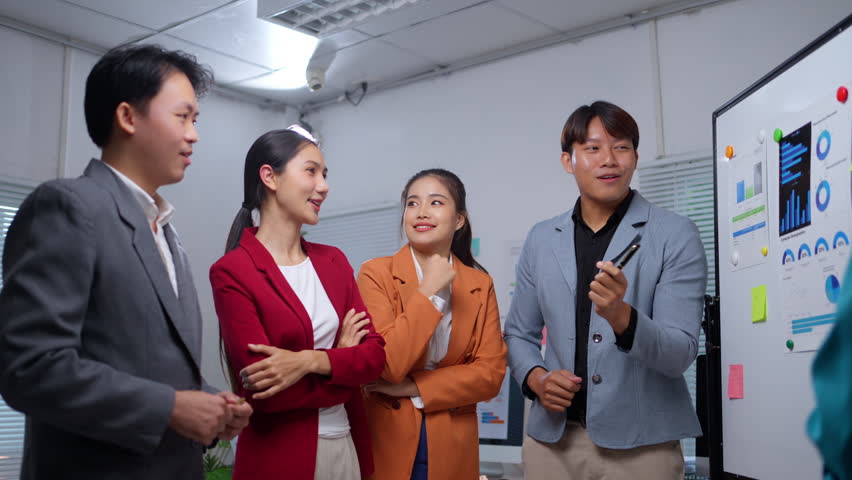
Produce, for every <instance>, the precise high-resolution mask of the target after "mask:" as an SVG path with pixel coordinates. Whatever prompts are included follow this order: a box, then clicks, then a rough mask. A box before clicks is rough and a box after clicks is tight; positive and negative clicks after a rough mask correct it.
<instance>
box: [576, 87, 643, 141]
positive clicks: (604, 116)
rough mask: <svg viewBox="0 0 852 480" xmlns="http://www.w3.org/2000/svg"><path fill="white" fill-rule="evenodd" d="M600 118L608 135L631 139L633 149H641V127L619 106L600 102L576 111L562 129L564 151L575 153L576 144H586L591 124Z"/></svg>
mask: <svg viewBox="0 0 852 480" xmlns="http://www.w3.org/2000/svg"><path fill="white" fill-rule="evenodd" d="M595 117H597V118H600V119H601V123H602V124H603V127H604V128H605V129H606V131H607V133H609V134H610V135H612V136H613V137H615V138H624V139H629V140H630V141H632V142H633V149H634V150H635V149H637V148H639V126H638V125H636V120H634V119H633V117H632V116H630V114H629V113H627V112H626V111H624V109H622V108H621V107H619V106H618V105H613V104H612V103H609V102H604V101H602V100H598V101H597V102H595V103H593V104H591V105H583V106H582V107H580V108H578V109H577V110H574V113H572V114H571V116H570V117H568V120H567V121H566V122H565V126H564V127H563V128H562V151H563V152H566V153H573V149H574V143H585V142H586V136H587V135H588V129H589V123H590V122H591V121H592V120H593V119H594V118H595Z"/></svg>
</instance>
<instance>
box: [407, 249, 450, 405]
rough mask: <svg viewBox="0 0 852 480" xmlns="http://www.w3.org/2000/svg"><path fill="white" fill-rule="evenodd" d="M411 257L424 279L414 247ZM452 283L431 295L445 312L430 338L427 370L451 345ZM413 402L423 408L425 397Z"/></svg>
mask: <svg viewBox="0 0 852 480" xmlns="http://www.w3.org/2000/svg"><path fill="white" fill-rule="evenodd" d="M411 258H412V259H413V260H414V268H415V270H417V280H418V281H423V269H422V268H420V263H419V262H418V261H417V257H416V256H414V249H412V250H411ZM452 264H453V257H450V265H452ZM451 288H452V284H451V285H450V286H448V287H446V288H444V289H442V290H441V291H440V292H438V293H436V294H435V295H432V296H431V297H429V301H431V302H432V305H433V306H434V307H435V310H438V311H439V312H441V313H442V314H443V316H442V317H441V321H439V322H438V326H437V327H435V332H434V333H432V338H430V339H429V350H428V353H427V354H426V367H425V368H426V370H434V369H435V368H436V367H437V366H438V364H439V363H441V360H443V359H444V357H446V356H447V349H449V347H450V334H451V333H452V332H453V308H452V306H451V305H450V297H451V295H450V289H451ZM411 403H413V404H414V406H415V407H417V408H421V409H422V408H423V399H422V398H420V397H419V396H418V397H411Z"/></svg>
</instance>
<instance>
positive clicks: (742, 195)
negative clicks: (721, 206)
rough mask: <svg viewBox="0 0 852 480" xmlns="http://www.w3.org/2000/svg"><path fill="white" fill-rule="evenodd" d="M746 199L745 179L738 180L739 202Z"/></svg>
mask: <svg viewBox="0 0 852 480" xmlns="http://www.w3.org/2000/svg"><path fill="white" fill-rule="evenodd" d="M744 200H745V181H740V182H737V203H742V202H743V201H744Z"/></svg>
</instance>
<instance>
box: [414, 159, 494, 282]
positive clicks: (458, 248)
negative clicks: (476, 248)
mask: <svg viewBox="0 0 852 480" xmlns="http://www.w3.org/2000/svg"><path fill="white" fill-rule="evenodd" d="M423 177H435V178H436V179H437V180H438V181H439V182H441V183H442V184H443V185H444V186H445V187H447V190H448V191H449V192H450V196H451V197H453V201H454V202H455V203H456V212H458V213H460V214H462V215H464V225H463V226H462V227H461V228H460V229H458V230H456V231H455V233H453V242H452V243H451V244H450V250H451V251H452V252H453V255H455V256H457V257H458V258H459V260H461V262H462V263H463V264H465V265H467V266H468V267H471V268H476V269H478V270H481V271H483V272H485V273H488V270H486V269H485V267H483V266H482V265H480V264H479V262H477V261H476V260H475V259H474V258H473V252H471V250H470V244H471V241H472V240H473V230H472V229H471V227H470V215H468V213H467V203H466V200H465V198H466V197H467V193H466V192H465V189H464V183H462V181H461V179H459V177H458V176H456V174H455V173H453V172H450V171H449V170H444V169H443V168H430V169H428V170H421V171H419V172H417V173H416V174H414V176H413V177H411V178H410V179H408V183H406V184H405V188H404V189H403V190H402V198H401V200H402V210H403V211H405V205H406V203H407V202H406V200H407V199H408V190H409V189H410V188H411V185H412V184H413V183H414V182H416V181H417V180H420V179H421V178H423Z"/></svg>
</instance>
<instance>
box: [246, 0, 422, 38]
mask: <svg viewBox="0 0 852 480" xmlns="http://www.w3.org/2000/svg"><path fill="white" fill-rule="evenodd" d="M418 1H420V2H425V1H428V0H312V1H294V0H289V1H288V0H258V5H257V15H258V17H261V18H263V19H265V20H269V21H271V22H276V23H278V24H280V25H283V26H285V27H287V28H292V29H293V30H298V31H300V32H304V33H307V34H309V35H314V36H316V37H319V38H322V37H326V36H328V35H331V34H333V33H337V32H341V31H343V30H348V29H350V28H354V27H356V26H358V25H360V24H362V23H364V22H366V21H367V20H370V19H372V18H374V17H377V16H379V15H383V14H386V13H389V12H392V11H395V10H398V9H400V8H403V7H406V6H410V5H413V4H415V3H417V2H418Z"/></svg>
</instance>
